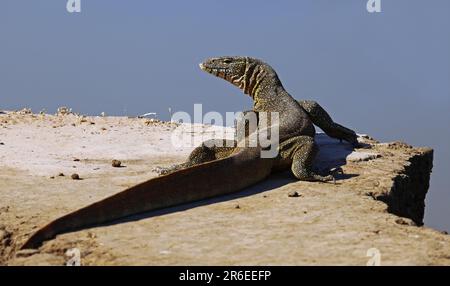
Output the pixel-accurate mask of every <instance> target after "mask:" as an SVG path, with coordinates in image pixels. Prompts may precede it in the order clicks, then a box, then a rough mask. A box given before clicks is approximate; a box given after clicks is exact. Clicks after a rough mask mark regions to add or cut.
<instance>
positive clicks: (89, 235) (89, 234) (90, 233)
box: [87, 232, 97, 239]
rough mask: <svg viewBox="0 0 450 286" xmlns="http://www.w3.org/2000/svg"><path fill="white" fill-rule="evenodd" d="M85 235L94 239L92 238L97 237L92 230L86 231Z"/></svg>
mask: <svg viewBox="0 0 450 286" xmlns="http://www.w3.org/2000/svg"><path fill="white" fill-rule="evenodd" d="M87 237H88V238H90V239H94V238H97V235H96V234H95V233H93V232H88V233H87Z"/></svg>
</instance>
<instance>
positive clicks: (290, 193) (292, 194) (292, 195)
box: [288, 191, 300, 198]
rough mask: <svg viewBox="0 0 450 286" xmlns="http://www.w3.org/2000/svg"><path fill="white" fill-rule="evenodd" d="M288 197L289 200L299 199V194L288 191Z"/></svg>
mask: <svg viewBox="0 0 450 286" xmlns="http://www.w3.org/2000/svg"><path fill="white" fill-rule="evenodd" d="M288 197H290V198H297V197H300V194H299V193H298V192H296V191H290V192H289V193H288Z"/></svg>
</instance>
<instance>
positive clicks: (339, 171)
mask: <svg viewBox="0 0 450 286" xmlns="http://www.w3.org/2000/svg"><path fill="white" fill-rule="evenodd" d="M343 174H344V170H342V168H341V167H336V168H333V169H331V170H330V176H332V177H333V184H336V176H337V175H343Z"/></svg>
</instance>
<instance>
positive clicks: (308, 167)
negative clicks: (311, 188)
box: [279, 136, 335, 182]
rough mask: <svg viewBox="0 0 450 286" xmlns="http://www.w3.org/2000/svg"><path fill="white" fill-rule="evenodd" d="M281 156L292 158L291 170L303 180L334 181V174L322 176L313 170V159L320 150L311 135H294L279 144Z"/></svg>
mask: <svg viewBox="0 0 450 286" xmlns="http://www.w3.org/2000/svg"><path fill="white" fill-rule="evenodd" d="M279 151H280V156H281V158H284V159H291V160H292V165H291V171H292V173H293V174H294V176H295V177H296V178H297V179H299V180H301V181H319V182H326V181H334V180H335V179H334V176H333V175H328V176H322V175H319V174H317V173H315V172H314V171H313V161H314V158H315V157H316V155H317V152H318V151H319V148H318V146H317V144H316V143H315V142H314V138H312V137H310V136H297V137H292V138H290V139H288V140H286V141H284V142H281V143H280V146H279Z"/></svg>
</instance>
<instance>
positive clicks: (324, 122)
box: [298, 100, 358, 147]
mask: <svg viewBox="0 0 450 286" xmlns="http://www.w3.org/2000/svg"><path fill="white" fill-rule="evenodd" d="M298 103H299V104H300V106H301V107H302V108H303V109H304V110H305V111H306V112H307V113H308V116H309V118H310V119H311V121H312V122H313V123H314V125H316V126H318V127H320V129H322V130H323V131H324V132H325V133H326V134H327V135H328V136H330V137H333V138H336V139H339V140H345V141H347V142H349V143H351V144H352V145H353V146H355V147H356V146H357V145H358V140H357V136H356V133H355V132H354V131H353V130H351V129H349V128H346V127H344V126H342V125H340V124H337V123H335V122H334V121H333V120H332V119H331V117H330V115H328V113H327V112H326V111H325V109H323V108H322V106H320V105H319V104H318V103H317V102H315V101H313V100H299V101H298Z"/></svg>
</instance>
